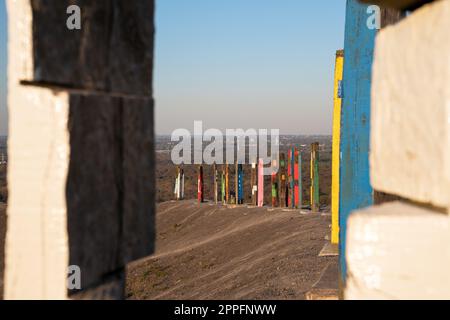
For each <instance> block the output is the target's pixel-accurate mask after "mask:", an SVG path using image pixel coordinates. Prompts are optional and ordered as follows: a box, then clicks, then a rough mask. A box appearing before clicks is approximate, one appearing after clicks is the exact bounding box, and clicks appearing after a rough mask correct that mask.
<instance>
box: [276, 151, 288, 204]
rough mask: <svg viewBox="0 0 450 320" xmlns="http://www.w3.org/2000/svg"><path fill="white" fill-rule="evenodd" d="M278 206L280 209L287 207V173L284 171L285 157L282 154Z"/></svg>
mask: <svg viewBox="0 0 450 320" xmlns="http://www.w3.org/2000/svg"><path fill="white" fill-rule="evenodd" d="M279 171H280V172H279V175H278V176H279V180H278V181H279V182H278V185H279V192H278V196H279V201H278V203H279V205H280V207H282V208H285V207H286V206H287V196H288V192H287V171H286V156H285V154H284V153H281V154H280V169H279Z"/></svg>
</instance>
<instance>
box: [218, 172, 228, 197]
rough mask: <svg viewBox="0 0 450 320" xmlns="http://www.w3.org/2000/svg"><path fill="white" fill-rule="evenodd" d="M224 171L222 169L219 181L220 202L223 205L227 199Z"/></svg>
mask: <svg viewBox="0 0 450 320" xmlns="http://www.w3.org/2000/svg"><path fill="white" fill-rule="evenodd" d="M225 190H226V189H225V169H224V168H223V167H222V179H221V193H220V194H221V200H222V203H223V204H226V202H227V199H226V195H225Z"/></svg>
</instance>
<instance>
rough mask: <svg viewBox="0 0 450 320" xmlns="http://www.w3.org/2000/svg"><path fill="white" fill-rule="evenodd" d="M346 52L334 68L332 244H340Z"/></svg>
mask: <svg viewBox="0 0 450 320" xmlns="http://www.w3.org/2000/svg"><path fill="white" fill-rule="evenodd" d="M343 70H344V51H343V50H338V51H336V65H335V68H334V108H333V151H332V160H331V161H332V162H331V166H332V169H331V170H332V173H331V243H333V244H338V243H339V183H340V173H339V171H340V153H341V151H340V143H341V112H342V75H343Z"/></svg>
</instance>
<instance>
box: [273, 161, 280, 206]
mask: <svg viewBox="0 0 450 320" xmlns="http://www.w3.org/2000/svg"><path fill="white" fill-rule="evenodd" d="M277 161H278V160H276V159H274V160H272V207H274V208H275V207H278V202H279V201H278V200H279V198H278V183H279V181H278V171H277V170H276V168H277V167H278V163H277Z"/></svg>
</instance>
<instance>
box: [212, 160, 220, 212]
mask: <svg viewBox="0 0 450 320" xmlns="http://www.w3.org/2000/svg"><path fill="white" fill-rule="evenodd" d="M213 173H214V203H215V204H217V203H218V202H219V172H218V171H217V165H216V163H215V162H214V164H213Z"/></svg>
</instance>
